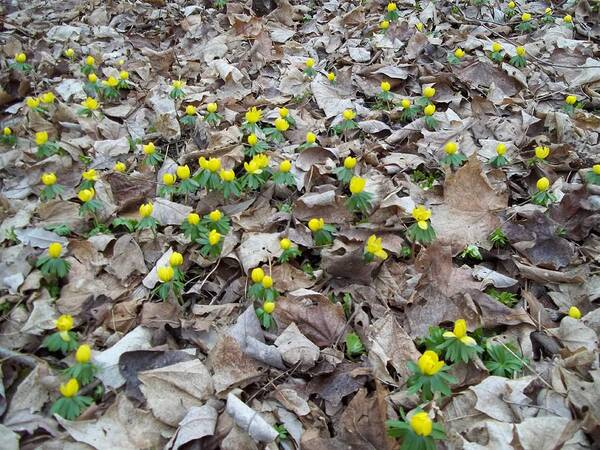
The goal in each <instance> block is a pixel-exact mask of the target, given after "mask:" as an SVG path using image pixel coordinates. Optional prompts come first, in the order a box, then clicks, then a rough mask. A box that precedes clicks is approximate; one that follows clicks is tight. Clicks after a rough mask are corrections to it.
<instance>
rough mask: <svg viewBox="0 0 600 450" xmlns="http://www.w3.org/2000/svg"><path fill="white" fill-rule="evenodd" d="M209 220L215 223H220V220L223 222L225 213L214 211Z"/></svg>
mask: <svg viewBox="0 0 600 450" xmlns="http://www.w3.org/2000/svg"><path fill="white" fill-rule="evenodd" d="M208 218H209V219H210V220H212V221H213V222H218V221H219V220H221V219H222V218H223V213H222V212H221V211H219V210H218V209H215V210H214V211H211V212H210V214H209V215H208Z"/></svg>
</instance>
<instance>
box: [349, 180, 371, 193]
mask: <svg viewBox="0 0 600 450" xmlns="http://www.w3.org/2000/svg"><path fill="white" fill-rule="evenodd" d="M366 184H367V180H365V179H364V178H361V177H356V176H354V177H352V178H351V179H350V192H351V193H352V194H360V193H361V192H362V191H363V190H364V189H365V185H366Z"/></svg>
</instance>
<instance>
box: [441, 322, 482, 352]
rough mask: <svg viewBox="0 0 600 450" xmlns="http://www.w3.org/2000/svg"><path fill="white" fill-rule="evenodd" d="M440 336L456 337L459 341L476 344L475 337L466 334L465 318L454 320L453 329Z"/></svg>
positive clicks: (469, 344)
mask: <svg viewBox="0 0 600 450" xmlns="http://www.w3.org/2000/svg"><path fill="white" fill-rule="evenodd" d="M442 336H444V337H445V338H454V339H458V340H459V341H460V342H462V343H463V344H465V345H468V346H473V345H477V342H476V341H475V339H473V338H472V337H471V336H467V322H465V319H458V320H457V321H456V322H454V331H446V332H444V334H443V335H442Z"/></svg>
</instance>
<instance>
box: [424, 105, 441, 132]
mask: <svg viewBox="0 0 600 450" xmlns="http://www.w3.org/2000/svg"><path fill="white" fill-rule="evenodd" d="M423 114H424V115H425V118H424V120H425V125H426V126H427V128H429V129H431V130H433V129H435V127H436V126H437V124H438V121H437V119H436V118H435V117H433V115H434V114H435V105H434V104H433V103H430V104H429V105H427V106H425V107H424V108H423Z"/></svg>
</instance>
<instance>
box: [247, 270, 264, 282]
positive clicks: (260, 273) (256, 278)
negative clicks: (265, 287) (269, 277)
mask: <svg viewBox="0 0 600 450" xmlns="http://www.w3.org/2000/svg"><path fill="white" fill-rule="evenodd" d="M264 277H265V272H264V270H262V269H261V268H260V267H256V268H254V269H252V273H251V274H250V278H252V281H253V282H254V283H260V282H261V281H262V280H263V278H264Z"/></svg>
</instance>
